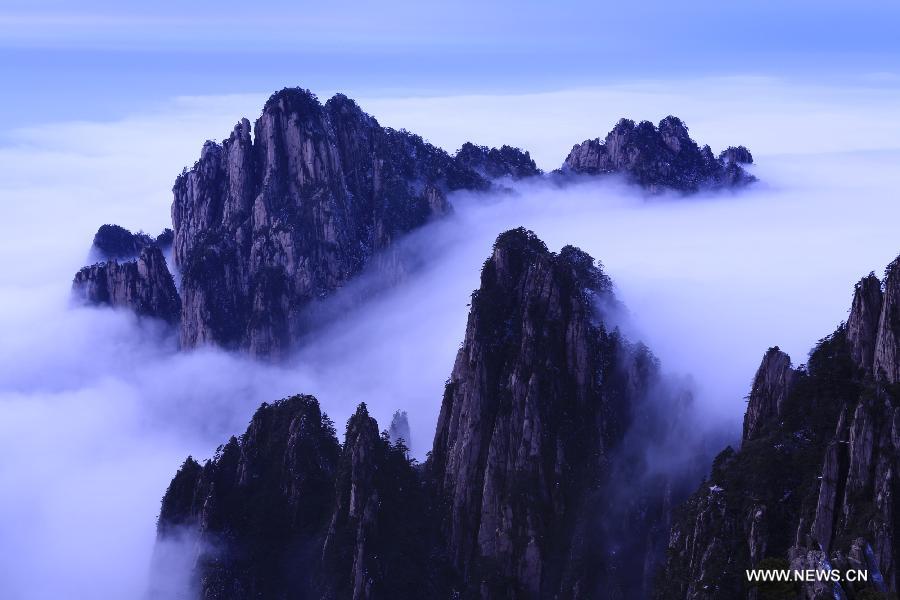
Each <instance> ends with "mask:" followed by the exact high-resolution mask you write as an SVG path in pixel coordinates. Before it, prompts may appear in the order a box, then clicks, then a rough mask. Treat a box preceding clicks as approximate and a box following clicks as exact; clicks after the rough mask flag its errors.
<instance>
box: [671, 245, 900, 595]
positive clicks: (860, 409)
mask: <svg viewBox="0 0 900 600" xmlns="http://www.w3.org/2000/svg"><path fill="white" fill-rule="evenodd" d="M898 265H900V259H898V260H896V261H894V262H893V263H891V265H889V266H888V268H887V271H886V276H885V280H884V282H883V285H882V282H879V280H878V278H877V277H875V275H874V274H870V275H868V276H867V277H864V278H863V279H862V280H861V281H860V282H859V283H858V284H857V285H856V288H855V290H854V295H853V301H852V306H851V311H850V316H849V318H848V319H847V322H846V324H842V325H841V326H840V327H838V329H837V330H836V331H835V332H834V333H833V334H832V335H830V336H828V337H826V338H823V339H822V340H821V341H820V342H819V343H818V344H817V346H816V347H815V348H814V349H813V350H812V352H811V353H810V356H809V361H808V363H807V364H806V365H801V366H800V367H797V368H793V367H791V366H790V359H789V358H788V357H787V355H785V354H783V353H781V352H780V351H778V350H777V348H773V349H770V350H769V352H767V353H766V356H765V357H764V359H763V362H762V365H761V366H760V370H759V372H758V373H757V377H756V379H755V381H754V385H753V391H752V392H751V395H750V400H749V404H748V409H747V415H746V417H745V429H744V438H743V443H742V446H741V449H740V451H737V452H736V451H734V450H732V449H731V448H728V449H726V450H725V451H724V452H722V453H721V454H720V455H719V456H718V457H717V458H716V460H715V461H714V463H713V467H712V472H711V474H710V476H709V479H708V481H707V482H705V483H704V484H703V485H702V486H701V488H700V490H698V491H697V492H696V493H695V494H694V495H693V496H692V497H691V499H690V500H689V501H688V502H687V503H686V505H685V506H684V507H683V509H682V510H681V511H680V514H679V516H678V517H677V518H676V525H675V526H674V527H673V529H672V531H671V535H670V540H669V558H668V562H667V566H666V570H665V573H664V577H663V578H662V580H661V582H660V585H659V587H658V597H659V598H666V599H676V598H677V599H691V600H699V599H719V598H721V599H726V598H728V599H731V598H764V597H771V598H775V597H779V598H781V597H784V598H795V597H796V598H804V599H823V598H889V597H892V596H890V594H896V592H897V585H898V567H897V556H898V549H900V535H898V533H897V531H896V522H897V512H896V511H897V505H896V502H897V498H898V497H900V496H898V489H897V472H898V468H900V436H898V434H897V431H898V424H900V394H898V389H897V387H896V383H897V377H896V373H897V372H898V371H897V369H898V364H897V357H898V340H900V338H898V333H900V321H898V320H897V318H896V307H897V302H898V299H900V271H898ZM754 567H757V568H792V569H805V568H811V569H830V568H836V569H840V570H844V569H849V568H853V569H863V570H866V571H867V572H868V574H869V580H868V581H867V582H862V583H849V582H846V581H845V582H842V583H837V582H819V583H815V584H813V583H804V584H802V585H801V584H799V583H797V584H793V583H792V584H786V585H783V586H781V588H778V586H761V587H759V588H752V587H750V586H749V585H748V583H747V581H746V578H745V576H744V570H745V569H749V568H754ZM779 590H780V591H779ZM779 593H782V594H784V595H780V596H779V595H775V594H779Z"/></svg>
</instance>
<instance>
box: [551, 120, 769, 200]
mask: <svg viewBox="0 0 900 600" xmlns="http://www.w3.org/2000/svg"><path fill="white" fill-rule="evenodd" d="M750 162H753V158H752V156H751V155H750V152H749V151H748V150H747V149H746V148H744V147H743V146H741V147H739V148H729V149H728V150H726V151H724V152H723V153H722V155H721V157H719V158H716V157H715V155H713V153H712V150H711V149H710V147H709V146H703V147H702V148H701V147H700V146H699V145H697V143H696V142H695V141H694V140H693V139H691V137H690V135H689V134H688V129H687V127H686V126H685V125H684V123H682V122H681V120H680V119H678V118H677V117H672V116H669V117H666V118H665V119H663V120H662V121H660V122H659V126H658V127H656V126H654V125H653V123H651V122H649V121H641V122H640V123H637V124H635V122H634V121H631V120H629V119H622V120H621V121H619V122H618V123H617V124H616V126H615V127H614V128H613V130H612V131H610V132H609V133H608V134H607V136H606V138H605V139H603V140H601V139H599V138H597V139H593V140H587V141H585V142H582V143H581V144H578V145H576V146H575V147H573V148H572V151H571V152H570V153H569V156H568V157H566V161H565V163H564V164H563V167H562V172H563V173H578V174H586V175H608V174H620V175H622V176H624V177H625V180H626V181H628V182H631V183H636V184H638V185H640V186H641V187H643V188H645V189H647V190H648V191H650V192H651V193H652V192H661V191H664V190H675V191H678V192H684V193H692V192H698V191H701V190H711V189H722V188H735V187H742V186H745V185H747V184H749V183H752V182H754V181H756V178H755V177H754V176H753V175H751V174H749V173H747V171H746V170H744V168H743V167H742V166H741V164H742V163H750Z"/></svg>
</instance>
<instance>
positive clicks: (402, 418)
mask: <svg viewBox="0 0 900 600" xmlns="http://www.w3.org/2000/svg"><path fill="white" fill-rule="evenodd" d="M388 435H389V437H390V440H391V443H392V444H396V443H397V442H399V441H400V440H403V443H404V444H406V446H407V447H410V446H411V445H412V435H411V433H410V429H409V419H408V418H407V416H406V411H405V410H403V411H400V410H398V411H396V412H395V413H394V417H393V418H392V419H391V427H390V429H389V430H388Z"/></svg>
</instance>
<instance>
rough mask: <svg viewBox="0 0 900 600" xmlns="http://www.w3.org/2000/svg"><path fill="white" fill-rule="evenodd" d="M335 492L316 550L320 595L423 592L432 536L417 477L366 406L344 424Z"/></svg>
mask: <svg viewBox="0 0 900 600" xmlns="http://www.w3.org/2000/svg"><path fill="white" fill-rule="evenodd" d="M335 490H336V497H335V509H334V514H333V517H332V520H331V525H330V527H329V530H328V536H327V538H326V539H325V543H324V546H323V552H322V554H323V565H324V573H327V574H328V575H327V576H326V577H323V578H322V588H323V589H324V590H326V593H325V594H324V597H326V598H356V599H360V600H362V599H368V598H415V597H421V596H422V595H427V590H428V589H429V584H428V583H427V581H428V577H427V576H426V573H428V572H429V570H430V569H431V567H430V566H429V565H427V564H424V561H425V560H427V555H428V549H429V543H430V542H431V540H430V539H429V537H428V535H427V534H426V533H425V527H424V523H425V521H426V519H427V515H426V507H425V505H424V503H423V496H422V494H421V489H420V485H419V480H418V475H417V474H416V473H415V471H414V470H413V469H412V467H411V465H410V463H409V461H408V459H407V458H406V452H405V447H403V446H394V445H392V444H391V443H390V442H389V440H387V439H386V438H384V437H381V436H379V434H378V424H377V423H376V422H375V419H373V418H372V417H370V416H369V414H368V411H367V410H366V406H365V404H361V405H360V406H359V408H358V409H357V411H356V413H355V414H354V415H353V416H352V417H351V418H350V420H349V421H348V422H347V435H346V437H345V440H344V449H343V453H342V458H341V464H340V467H339V470H338V476H337V483H336V485H335Z"/></svg>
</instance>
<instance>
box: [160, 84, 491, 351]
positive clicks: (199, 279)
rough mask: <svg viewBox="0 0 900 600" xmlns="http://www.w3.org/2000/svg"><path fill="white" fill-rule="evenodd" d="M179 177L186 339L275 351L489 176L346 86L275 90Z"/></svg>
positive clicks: (178, 241) (177, 225) (177, 247)
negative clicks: (332, 297) (318, 303)
mask: <svg viewBox="0 0 900 600" xmlns="http://www.w3.org/2000/svg"><path fill="white" fill-rule="evenodd" d="M253 132H254V135H253V137H251V128H250V123H249V121H247V120H246V119H244V120H242V121H241V122H240V123H238V125H237V126H235V128H234V131H233V132H232V134H231V136H230V137H229V138H228V139H227V140H225V142H223V143H222V144H221V145H217V144H213V143H211V142H208V143H207V144H206V145H205V146H204V148H203V152H202V154H201V157H200V160H199V161H198V162H197V163H196V164H195V165H194V167H193V168H192V169H191V170H190V171H186V172H185V173H183V174H182V175H181V176H180V177H179V178H178V179H177V180H176V182H175V187H174V194H175V200H174V202H173V204H172V222H173V224H174V230H175V244H174V257H175V263H176V265H177V266H178V267H179V268H180V270H181V272H182V285H181V289H182V297H183V301H184V310H183V327H182V332H181V341H182V344H183V345H184V346H185V347H192V346H197V345H201V344H206V343H214V344H218V345H221V346H224V347H226V348H241V349H246V350H249V351H250V352H251V353H252V354H255V355H276V356H277V355H279V354H282V353H283V352H284V351H285V350H286V349H287V347H288V345H289V343H290V340H292V339H296V337H297V336H299V334H300V333H302V332H303V331H304V330H305V328H306V327H307V324H306V323H304V322H303V318H302V311H303V308H304V307H305V306H306V305H307V304H308V303H309V302H310V301H311V300H313V299H316V298H319V297H321V296H323V295H325V294H328V293H330V292H332V291H334V290H335V289H337V288H339V287H341V286H342V285H343V284H344V283H346V282H347V280H348V279H349V278H350V277H352V276H353V275H355V274H356V273H358V272H359V271H360V270H361V269H362V268H363V266H364V265H365V264H366V263H367V262H368V261H369V260H370V259H371V258H372V257H373V256H374V255H375V254H376V253H377V252H379V251H381V250H384V249H385V248H387V247H388V246H389V245H390V243H391V242H392V241H393V240H394V239H396V238H397V237H398V236H400V235H402V234H404V233H406V232H408V231H410V230H412V229H414V228H416V227H419V226H421V225H423V224H425V223H426V222H428V221H429V220H430V219H433V218H435V217H439V216H441V215H444V214H446V213H447V212H448V210H449V205H448V204H447V200H446V197H445V193H446V192H447V191H449V190H454V189H462V188H465V189H486V188H487V187H488V183H487V181H486V180H485V179H483V178H482V177H481V176H480V175H478V174H476V173H474V172H473V171H470V170H468V169H466V168H463V167H461V166H460V165H459V164H458V163H457V162H456V161H455V160H454V159H453V158H452V157H451V156H449V155H447V154H446V153H445V152H444V151H442V150H440V149H438V148H436V147H434V146H432V145H430V144H428V143H426V142H424V141H423V140H422V139H421V138H419V137H417V136H415V135H412V134H409V133H407V132H405V131H394V130H391V129H385V128H382V127H381V126H380V125H379V124H378V122H377V121H376V120H375V119H374V118H372V117H370V116H369V115H367V114H366V113H364V112H362V110H360V108H359V107H358V106H357V105H356V104H355V103H354V102H353V101H352V100H349V99H348V98H346V97H345V96H342V95H337V96H335V97H334V98H332V99H331V100H329V101H328V102H327V103H326V104H325V105H324V106H322V105H321V104H320V103H319V102H318V100H316V98H315V96H313V95H312V94H311V93H310V92H308V91H306V90H301V89H285V90H282V91H281V92H278V93H276V94H274V95H273V96H272V97H271V98H270V99H269V101H268V102H267V103H266V105H265V107H264V108H263V112H262V116H260V118H259V119H258V120H257V121H256V124H255V125H254V127H253Z"/></svg>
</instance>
